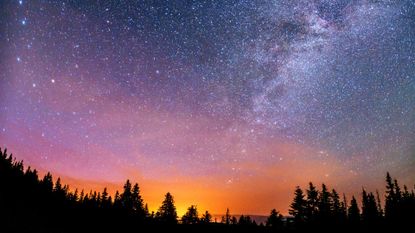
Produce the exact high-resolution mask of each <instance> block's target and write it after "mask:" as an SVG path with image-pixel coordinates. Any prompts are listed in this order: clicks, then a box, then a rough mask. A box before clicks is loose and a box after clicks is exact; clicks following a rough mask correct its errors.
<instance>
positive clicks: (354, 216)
mask: <svg viewBox="0 0 415 233" xmlns="http://www.w3.org/2000/svg"><path fill="white" fill-rule="evenodd" d="M347 213H348V218H349V224H350V225H351V226H358V225H359V224H360V210H359V207H358V205H357V201H356V198H355V197H354V196H352V200H351V201H350V206H349V209H348V211H347Z"/></svg>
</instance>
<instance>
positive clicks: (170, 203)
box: [156, 193, 177, 224]
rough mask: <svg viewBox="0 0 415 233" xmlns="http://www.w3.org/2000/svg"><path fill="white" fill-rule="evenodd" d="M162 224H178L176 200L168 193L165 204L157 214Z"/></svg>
mask: <svg viewBox="0 0 415 233" xmlns="http://www.w3.org/2000/svg"><path fill="white" fill-rule="evenodd" d="M156 216H157V218H158V219H159V221H160V222H162V223H165V224H176V223H177V212H176V206H174V199H173V196H172V195H171V194H170V193H166V196H165V198H164V201H163V203H162V204H161V206H160V208H159V210H158V212H157V214H156Z"/></svg>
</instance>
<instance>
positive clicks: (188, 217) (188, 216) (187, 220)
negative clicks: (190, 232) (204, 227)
mask: <svg viewBox="0 0 415 233" xmlns="http://www.w3.org/2000/svg"><path fill="white" fill-rule="evenodd" d="M198 222H199V213H198V212H197V207H196V206H195V205H191V206H190V207H189V208H188V209H187V211H186V213H185V214H184V215H183V217H182V223H183V224H196V223H198Z"/></svg>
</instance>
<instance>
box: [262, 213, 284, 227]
mask: <svg viewBox="0 0 415 233" xmlns="http://www.w3.org/2000/svg"><path fill="white" fill-rule="evenodd" d="M282 218H283V216H282V214H280V213H278V211H277V210H276V209H272V210H271V214H270V215H269V217H268V219H267V221H266V223H265V225H266V226H268V227H272V228H282V226H283V222H282Z"/></svg>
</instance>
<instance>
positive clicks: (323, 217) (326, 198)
mask: <svg viewBox="0 0 415 233" xmlns="http://www.w3.org/2000/svg"><path fill="white" fill-rule="evenodd" d="M318 209H319V220H320V221H328V220H329V219H330V216H331V209H332V200H331V195H330V193H329V192H328V190H327V187H326V185H325V184H322V186H321V192H320V195H319V203H318Z"/></svg>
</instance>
